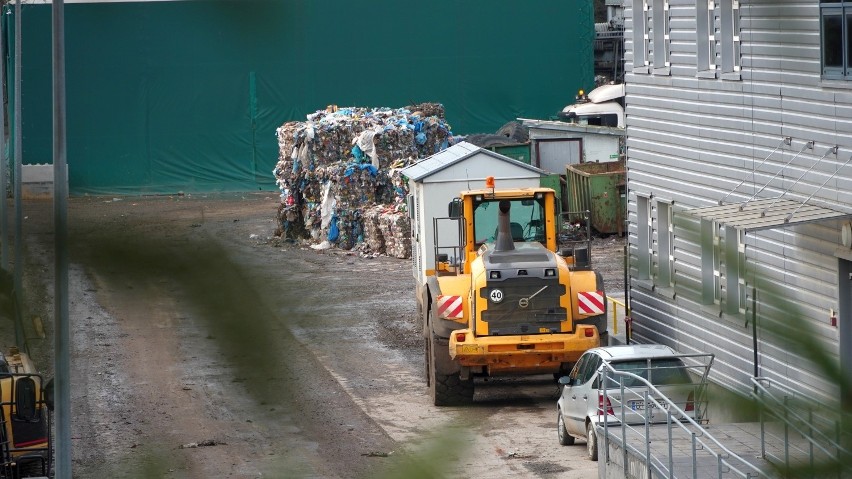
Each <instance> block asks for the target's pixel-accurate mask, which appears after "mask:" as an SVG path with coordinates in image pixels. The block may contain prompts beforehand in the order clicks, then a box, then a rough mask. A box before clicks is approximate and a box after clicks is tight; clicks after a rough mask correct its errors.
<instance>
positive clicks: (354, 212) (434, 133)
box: [273, 103, 454, 258]
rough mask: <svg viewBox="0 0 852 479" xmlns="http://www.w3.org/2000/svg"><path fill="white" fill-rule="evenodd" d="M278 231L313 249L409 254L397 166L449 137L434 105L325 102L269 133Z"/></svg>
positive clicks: (437, 147)
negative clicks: (275, 150)
mask: <svg viewBox="0 0 852 479" xmlns="http://www.w3.org/2000/svg"><path fill="white" fill-rule="evenodd" d="M277 136H278V147H279V161H278V164H277V165H276V167H275V169H274V170H273V174H274V175H275V178H276V183H277V184H278V187H279V188H280V189H281V206H280V207H279V211H278V221H279V225H280V229H279V233H280V234H281V235H283V236H286V237H289V238H311V239H312V240H314V241H315V242H316V243H317V244H316V245H314V246H313V247H315V248H318V249H319V248H329V247H332V246H336V247H338V248H342V249H352V248H355V247H357V248H358V249H359V250H360V251H362V252H366V253H374V254H388V255H391V256H395V257H398V258H408V257H410V256H411V225H410V222H409V217H408V213H407V211H406V206H405V197H406V195H407V194H408V185H407V183H406V181H405V179H404V178H402V176H401V175H400V174H399V170H400V169H402V168H404V167H406V166H408V165H410V164H412V163H414V162H416V161H417V160H419V159H422V158H425V157H427V156H430V155H432V154H434V153H437V152H439V151H441V150H443V149H446V148H447V147H448V146H450V144H452V142H454V138H453V137H452V133H451V131H450V126H449V125H448V124H447V123H446V122H445V121H444V111H443V107H442V106H441V105H440V104H434V103H425V104H420V105H414V106H409V107H406V108H398V109H390V108H381V109H375V108H374V109H366V108H355V107H353V108H341V109H338V108H336V107H329V108H328V109H326V110H321V111H317V112H315V113H312V114H310V115H308V117H307V121H304V122H287V123H285V124H283V125H282V126H281V127H279V128H278V130H277Z"/></svg>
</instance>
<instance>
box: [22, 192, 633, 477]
mask: <svg viewBox="0 0 852 479" xmlns="http://www.w3.org/2000/svg"><path fill="white" fill-rule="evenodd" d="M277 201H278V198H277V196H275V195H273V194H269V193H254V194H246V195H216V196H191V197H189V196H187V197H177V196H176V197H152V198H150V197H149V198H91V197H89V198H74V199H72V200H70V204H69V213H68V223H69V238H70V239H69V245H68V247H69V250H70V256H71V261H72V267H71V273H70V286H69V289H70V296H71V301H70V315H71V321H72V343H73V345H72V405H71V407H72V416H73V417H72V435H73V438H72V445H71V446H72V456H73V460H74V463H73V468H74V475H75V477H128V478H136V477H139V478H142V477H144V478H148V477H176V478H211V477H233V478H255V477H273V478H277V477H297V478H312V477H318V478H326V477H328V478H336V477H340V478H367V477H370V478H372V477H415V476H417V477H496V478H500V477H541V478H550V477H554V478H555V477H560V478H586V477H596V475H597V466H596V464H595V463H592V462H590V461H588V460H587V459H585V457H584V450H585V448H584V447H583V445H582V441H578V445H577V446H574V447H561V446H559V445H558V443H557V440H556V432H555V399H556V395H557V389H556V385H555V383H554V382H553V381H552V378H549V377H544V378H531V379H524V380H492V381H489V382H488V383H486V384H481V385H478V387H477V393H476V397H475V404H474V405H473V406H470V407H465V408H436V407H434V406H432V405H431V404H429V401H428V397H427V389H426V386H425V380H424V375H423V369H424V366H423V357H422V354H423V344H422V340H421V339H420V336H419V335H418V334H417V332H416V331H415V328H414V324H415V323H414V313H415V303H414V299H413V295H412V290H413V280H412V274H411V270H410V268H411V263H410V261H409V260H399V259H393V258H387V257H378V258H362V257H359V256H358V255H357V254H353V253H349V252H342V251H337V250H329V251H324V252H318V251H315V250H313V249H310V248H308V247H306V246H304V245H296V244H290V243H279V242H277V241H276V240H275V239H274V238H273V237H272V234H273V232H274V230H275V224H274V220H273V218H274V216H275V210H276V207H277ZM24 211H25V215H26V219H25V221H24V233H25V235H26V238H27V242H26V258H27V265H28V266H27V273H26V277H25V280H26V285H27V298H28V301H27V308H28V310H27V313H26V315H27V317H32V316H38V317H40V318H43V319H44V321H45V325H46V329H47V336H46V337H45V338H44V339H38V338H37V337H35V336H36V333H35V332H34V331H30V332H29V333H28V336H30V337H31V338H33V339H31V341H30V344H31V348H32V352H33V355H34V357H35V358H36V360H37V361H38V363H39V365H40V366H41V367H42V369H44V370H46V371H47V373H48V374H50V369H51V353H52V344H51V339H52V336H51V335H52V332H53V330H52V316H53V314H52V304H53V303H52V299H51V294H52V293H51V292H52V286H53V277H52V272H53V253H52V249H53V235H52V233H51V231H52V227H53V223H52V216H51V211H52V203H51V202H49V201H47V202H37V201H33V202H28V203H27V204H26V205H25V209H24ZM620 247H621V246H620V245H618V244H613V245H612V248H613V249H614V250H615V249H617V248H620ZM596 261H598V265H601V266H606V265H602V264H601V262H600V261H601V260H596ZM609 267H610V268H613V267H612V266H609ZM613 270H614V271H616V272H617V271H618V268H613ZM620 274H621V273H612V276H614V278H608V279H607V282H608V285H609V284H610V282H612V283H613V284H617V283H618V275H620ZM608 287H609V286H608ZM10 340H11V338H10ZM6 343H8V341H6ZM418 474H419V476H418Z"/></svg>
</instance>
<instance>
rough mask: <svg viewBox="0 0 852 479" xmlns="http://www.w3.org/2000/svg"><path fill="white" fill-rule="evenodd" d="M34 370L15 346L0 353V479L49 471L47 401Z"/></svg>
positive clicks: (40, 380) (42, 475)
mask: <svg viewBox="0 0 852 479" xmlns="http://www.w3.org/2000/svg"><path fill="white" fill-rule="evenodd" d="M35 371H36V369H35V367H34V366H33V363H32V361H31V360H30V358H29V356H27V355H26V354H24V353H22V352H20V351H18V349H17V348H12V349H11V351H10V352H9V354H8V355H3V354H0V423H2V424H0V478H18V477H35V476H39V477H48V476H50V473H51V467H50V464H51V453H52V451H51V449H50V426H49V421H50V414H49V411H48V407H49V403H48V402H47V399H48V398H47V397H46V396H47V395H46V394H45V389H44V387H45V383H44V381H43V380H42V377H41V376H40V375H39V374H36V372H35ZM50 407H52V405H50Z"/></svg>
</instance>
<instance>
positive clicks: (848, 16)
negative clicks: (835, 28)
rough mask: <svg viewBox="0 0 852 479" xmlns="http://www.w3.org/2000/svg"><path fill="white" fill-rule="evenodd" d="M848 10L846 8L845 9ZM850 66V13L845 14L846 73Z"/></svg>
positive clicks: (851, 29)
mask: <svg viewBox="0 0 852 479" xmlns="http://www.w3.org/2000/svg"><path fill="white" fill-rule="evenodd" d="M847 11H848V10H847ZM850 68H852V13H849V14H847V15H846V74H847V75H848V74H849V73H850Z"/></svg>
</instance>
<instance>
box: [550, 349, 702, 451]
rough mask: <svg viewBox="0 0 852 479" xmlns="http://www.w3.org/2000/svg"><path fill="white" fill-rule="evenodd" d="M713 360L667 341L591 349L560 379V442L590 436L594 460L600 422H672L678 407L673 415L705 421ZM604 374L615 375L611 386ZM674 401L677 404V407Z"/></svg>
mask: <svg viewBox="0 0 852 479" xmlns="http://www.w3.org/2000/svg"><path fill="white" fill-rule="evenodd" d="M686 359H689V361H688V363H689V364H687V363H686V362H685V360H686ZM712 361H713V355H712V354H694V355H682V354H678V353H677V351H675V350H674V349H672V348H670V347H668V346H664V345H661V344H637V345H626V346H606V347H601V348H594V349H590V350H588V351H586V352H585V353H583V355H582V356H581V357H580V359H579V360H578V361H577V363H576V364H575V365H574V368H573V369H572V370H571V373H570V374H569V375H568V376H563V377H561V378H560V379H559V384H561V385H562V386H563V387H562V393H561V395H560V397H559V401H557V413H558V416H557V433H558V437H559V443H560V444H562V445H563V446H568V445H571V444H574V439H575V438H580V439H586V443H587V448H588V454H589V458H590V459H592V460H593V461H596V460H597V459H598V441H597V437H596V435H595V427H594V426H595V425H596V424H603V421H604V420H606V421H607V424H608V425H612V424H620V423H621V422H622V421H624V424H644V423H645V422H646V421H647V422H648V423H660V422H666V421H667V416H668V410H669V409H673V411H672V416H673V419H676V420H680V419H682V417H683V416H684V415H686V416H688V417H690V418H692V419H693V420H700V419H701V412H702V411H703V410H704V408H703V407H701V406H699V402H700V401H701V400H702V399H703V392H704V385H706V378H707V372H708V371H709V368H710V365H711V364H712ZM606 365H608V366H609V367H607V366H606ZM613 370H614V371H615V372H613ZM690 371H692V372H691V373H690ZM604 374H606V375H607V376H608V378H609V379H608V380H607V381H606V384H604V381H603V380H602V378H603V377H604ZM640 378H641V379H640ZM645 381H647V382H649V383H650V384H652V385H653V386H654V388H653V389H652V388H649V387H648V386H647V384H648V383H646V382H645ZM654 389H656V391H657V392H655V391H654ZM658 393H659V394H658ZM646 396H647V397H648V400H647V402H646ZM663 396H664V397H665V399H664V398H663ZM672 404H674V405H675V406H676V408H671V405H672ZM677 409H679V410H680V411H677Z"/></svg>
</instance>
